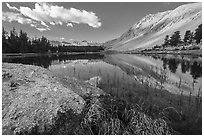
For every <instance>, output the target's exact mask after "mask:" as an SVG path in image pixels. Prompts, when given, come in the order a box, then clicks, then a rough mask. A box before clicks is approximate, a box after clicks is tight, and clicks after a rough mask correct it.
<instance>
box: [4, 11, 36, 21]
mask: <svg viewBox="0 0 204 137" xmlns="http://www.w3.org/2000/svg"><path fill="white" fill-rule="evenodd" d="M2 20H3V21H8V22H12V21H17V22H18V23H20V24H30V23H35V22H33V21H32V20H31V19H29V18H24V17H23V16H22V15H21V14H20V13H14V12H3V13H2Z"/></svg>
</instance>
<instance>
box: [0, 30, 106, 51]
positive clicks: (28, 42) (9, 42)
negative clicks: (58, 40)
mask: <svg viewBox="0 0 204 137" xmlns="http://www.w3.org/2000/svg"><path fill="white" fill-rule="evenodd" d="M101 50H103V47H101V46H64V45H58V46H55V47H54V46H52V44H51V43H50V41H49V40H48V39H47V38H46V37H44V36H42V37H41V38H37V37H35V38H32V39H30V38H29V37H28V35H27V33H26V32H24V31H22V30H20V32H19V34H18V33H17V32H16V29H15V28H14V27H13V29H12V30H11V31H10V32H9V33H8V32H7V31H5V29H4V28H3V29H2V53H56V52H99V51H101Z"/></svg>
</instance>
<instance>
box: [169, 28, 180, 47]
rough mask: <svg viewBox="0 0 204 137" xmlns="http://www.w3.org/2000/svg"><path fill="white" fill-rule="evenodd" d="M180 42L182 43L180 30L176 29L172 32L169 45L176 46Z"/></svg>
mask: <svg viewBox="0 0 204 137" xmlns="http://www.w3.org/2000/svg"><path fill="white" fill-rule="evenodd" d="M180 43H182V41H181V35H180V31H176V32H174V34H173V35H172V36H171V39H170V45H171V46H178V45H179V44H180Z"/></svg>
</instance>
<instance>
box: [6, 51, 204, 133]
mask: <svg viewBox="0 0 204 137" xmlns="http://www.w3.org/2000/svg"><path fill="white" fill-rule="evenodd" d="M3 62H13V63H23V64H32V65H38V66H42V67H44V68H47V69H49V70H51V71H52V72H54V73H55V74H57V75H59V76H71V77H75V78H77V79H80V80H83V81H87V80H93V81H95V83H96V84H97V87H99V88H101V89H103V90H104V91H105V92H107V93H109V94H111V95H112V96H115V97H119V98H122V99H125V100H127V101H128V102H130V103H132V104H138V105H140V106H141V109H143V110H144V111H145V112H146V113H148V114H150V115H152V110H154V111H155V110H157V111H159V112H161V111H162V112H164V111H163V110H167V108H168V111H165V113H167V112H168V113H171V114H172V117H173V118H172V121H173V122H172V123H173V127H174V129H175V130H177V131H179V132H180V133H182V134H192V133H193V134H200V133H201V131H202V130H201V127H202V120H201V119H202V113H201V112H202V103H201V102H202V58H201V57H199V56H189V55H188V56H187V55H183V56H181V55H170V54H160V55H158V54H154V55H153V54H151V55H140V54H108V55H106V54H68V55H66V54H64V55H53V56H48V55H46V56H36V57H9V58H3ZM169 108H170V109H169ZM150 110H151V111H150ZM155 114H156V113H155ZM152 117H157V116H156V115H152ZM176 117H179V118H176ZM175 119H176V120H175ZM178 119H179V120H178ZM194 126H195V127H194Z"/></svg>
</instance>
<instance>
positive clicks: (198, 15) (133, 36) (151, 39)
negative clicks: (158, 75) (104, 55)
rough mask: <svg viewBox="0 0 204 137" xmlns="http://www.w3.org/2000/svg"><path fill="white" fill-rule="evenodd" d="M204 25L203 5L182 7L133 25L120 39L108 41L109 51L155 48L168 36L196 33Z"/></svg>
mask: <svg viewBox="0 0 204 137" xmlns="http://www.w3.org/2000/svg"><path fill="white" fill-rule="evenodd" d="M200 24H202V3H192V4H186V5H182V6H180V7H178V8H176V9H174V10H169V11H165V12H159V13H156V14H149V15H147V16H145V17H144V18H142V19H141V20H140V21H138V22H137V23H136V24H135V25H133V26H132V27H131V28H130V29H129V30H128V31H127V32H125V33H123V34H122V35H121V36H120V37H119V38H116V39H113V40H110V41H107V42H106V43H105V44H104V46H105V47H107V49H108V50H117V51H128V50H135V49H141V48H148V47H153V46H155V45H156V44H158V45H160V44H162V43H163V42H164V38H165V36H166V35H172V34H173V32H175V31H177V30H178V31H180V32H181V37H182V38H183V35H184V33H185V31H186V30H191V31H194V30H195V29H196V28H197V27H198V25H200Z"/></svg>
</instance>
